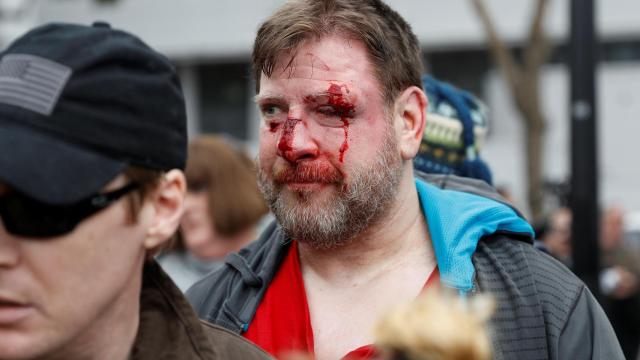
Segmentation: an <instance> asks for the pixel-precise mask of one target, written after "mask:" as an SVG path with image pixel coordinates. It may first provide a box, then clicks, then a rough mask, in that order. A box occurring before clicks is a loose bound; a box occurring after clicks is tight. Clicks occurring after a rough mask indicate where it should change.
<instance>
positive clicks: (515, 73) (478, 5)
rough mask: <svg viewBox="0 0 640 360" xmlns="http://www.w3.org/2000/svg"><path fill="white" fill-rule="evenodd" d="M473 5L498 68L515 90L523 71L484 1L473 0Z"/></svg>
mask: <svg viewBox="0 0 640 360" xmlns="http://www.w3.org/2000/svg"><path fill="white" fill-rule="evenodd" d="M472 3H473V5H474V8H475V9H476V12H477V13H478V16H479V17H480V20H481V21H482V24H483V25H484V28H485V30H486V32H487V35H488V37H489V39H488V40H489V46H490V47H491V51H492V52H493V54H494V57H495V59H496V61H497V62H498V66H499V68H501V69H502V70H503V71H504V73H505V76H506V77H507V81H508V82H509V85H510V86H511V87H512V88H514V87H515V86H516V84H517V83H519V82H520V78H521V76H522V75H521V69H520V67H519V66H518V64H516V62H515V61H514V59H513V56H512V55H511V53H510V52H509V49H507V47H506V45H505V44H504V42H503V41H502V40H501V39H500V37H499V36H498V32H497V31H496V29H495V27H494V26H493V22H492V21H491V18H490V17H489V13H488V12H487V9H486V6H485V4H484V1H483V0H472ZM514 91H515V88H514Z"/></svg>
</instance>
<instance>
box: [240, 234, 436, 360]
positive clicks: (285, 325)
mask: <svg viewBox="0 0 640 360" xmlns="http://www.w3.org/2000/svg"><path fill="white" fill-rule="evenodd" d="M438 282H439V274H438V268H436V269H435V270H434V271H433V272H432V273H431V275H430V276H429V278H428V279H427V281H426V283H425V286H424V287H425V288H426V287H428V286H431V285H432V284H434V283H436V284H437V283H438ZM244 337H245V338H247V339H249V340H251V341H252V342H254V343H255V344H257V345H258V346H260V347H261V348H263V349H264V350H265V351H267V352H268V353H270V354H271V355H273V356H276V357H277V356H279V355H281V354H284V353H287V352H290V351H300V352H304V353H309V354H313V353H314V349H313V329H312V328H311V319H310V316H309V306H308V304H307V294H306V292H305V289H304V282H303V280H302V272H301V271H300V260H299V259H298V243H297V242H296V241H294V242H293V243H292V244H291V246H290V248H289V252H288V253H287V255H286V257H285V259H284V260H283V262H282V266H281V267H280V269H279V270H278V273H277V274H276V276H275V277H274V279H273V281H272V282H271V285H270V286H269V288H268V289H267V292H266V293H265V295H264V298H263V299H262V302H261V303H260V305H259V306H258V309H257V310H256V315H255V316H254V318H253V321H251V324H250V325H249V329H248V330H247V332H246V333H244ZM376 354H377V353H376V351H375V349H374V347H373V346H372V345H365V346H362V347H359V348H357V349H355V350H353V351H351V352H349V353H348V354H346V355H345V356H344V358H343V359H350V360H356V359H370V358H372V357H373V356H374V355H376Z"/></svg>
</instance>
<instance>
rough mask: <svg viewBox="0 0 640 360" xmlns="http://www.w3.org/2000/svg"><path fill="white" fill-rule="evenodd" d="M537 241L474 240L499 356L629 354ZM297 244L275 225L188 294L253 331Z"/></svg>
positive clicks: (204, 314)
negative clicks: (264, 299) (273, 283)
mask: <svg viewBox="0 0 640 360" xmlns="http://www.w3.org/2000/svg"><path fill="white" fill-rule="evenodd" d="M421 176H423V175H421ZM423 178H424V179H427V181H429V182H430V183H431V185H435V186H437V187H439V188H441V189H448V190H456V192H465V193H468V194H475V195H479V196H482V197H485V198H490V199H493V200H496V201H500V199H499V197H498V195H497V194H496V193H495V192H494V191H493V190H492V188H491V187H489V186H488V185H486V184H484V183H482V182H478V181H474V180H470V179H462V178H457V177H450V176H423ZM494 205H495V204H494ZM498 206H502V205H499V204H498ZM494 210H495V209H494ZM429 222H430V223H431V222H434V221H432V220H431V219H430V221H429ZM430 225H431V224H430ZM432 235H433V234H432ZM458 235H460V234H458ZM432 240H433V239H432ZM531 244H532V240H531V237H528V236H525V235H523V234H519V233H509V232H508V231H495V232H494V233H491V234H488V235H483V236H482V237H481V238H480V239H479V240H478V242H477V243H474V248H473V249H474V251H472V256H471V261H472V267H473V270H474V272H473V274H472V275H473V279H472V281H473V286H472V290H471V293H474V292H478V291H480V292H487V293H491V294H492V296H493V297H494V298H495V299H496V300H497V309H496V312H495V314H494V316H493V317H492V319H491V329H492V342H493V347H494V358H495V359H518V360H525V359H624V357H623V355H622V353H621V351H620V346H619V344H618V341H617V339H616V337H615V335H614V333H613V329H612V328H611V325H610V324H609V321H608V320H607V318H606V316H605V315H604V313H603V311H602V309H601V308H600V306H599V305H598V303H597V302H596V301H595V299H594V298H593V296H592V295H591V293H590V292H589V290H588V289H587V288H586V287H585V285H584V284H583V283H582V282H581V281H580V280H579V279H578V278H577V277H576V276H575V275H573V274H572V273H571V272H570V271H569V270H568V269H567V268H566V267H564V266H563V265H562V264H560V263H559V262H557V261H556V260H554V259H553V258H551V257H550V256H547V255H546V254H543V253H541V252H539V251H538V250H536V249H534V248H533V246H532V245H531ZM289 245H290V239H289V238H288V237H287V236H286V235H285V234H284V232H283V231H282V229H281V228H280V227H279V226H278V225H277V224H275V223H273V224H271V225H270V227H269V228H267V229H266V230H265V231H264V233H263V234H262V235H261V237H260V239H259V240H258V241H257V242H255V243H253V244H251V245H250V246H249V247H247V248H245V249H243V250H241V251H240V253H238V254H232V255H230V256H228V257H227V259H226V266H225V267H224V268H223V269H221V270H220V271H218V272H216V273H214V274H211V275H209V276H207V277H206V278H204V279H203V280H201V281H199V282H198V283H196V284H195V285H194V286H193V287H192V288H191V289H190V290H189V291H188V292H187V297H188V299H189V301H190V302H191V304H192V305H193V306H194V308H195V309H196V312H197V313H198V315H199V316H200V317H201V318H202V319H205V320H207V321H210V322H214V323H216V324H219V325H221V326H224V327H226V328H228V329H230V330H231V331H233V332H236V333H242V332H244V331H246V330H247V328H248V324H249V323H250V322H251V320H252V319H253V316H254V315H255V312H256V309H257V307H258V305H259V304H260V301H261V300H262V297H263V296H264V293H265V291H266V289H267V288H268V286H269V284H270V283H271V281H272V279H273V277H274V276H275V274H276V272H277V270H278V268H279V266H280V264H281V262H282V259H283V258H284V256H285V255H286V253H287V250H288V248H289ZM436 255H437V254H436ZM442 265H443V264H442V262H441V259H440V258H438V266H439V267H440V268H441V267H442ZM445 285H446V284H445Z"/></svg>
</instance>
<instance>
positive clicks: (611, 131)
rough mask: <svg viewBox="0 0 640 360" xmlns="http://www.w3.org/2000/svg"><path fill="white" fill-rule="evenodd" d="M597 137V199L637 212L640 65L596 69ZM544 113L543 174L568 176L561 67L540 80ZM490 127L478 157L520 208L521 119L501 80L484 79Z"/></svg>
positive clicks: (566, 99)
mask: <svg viewBox="0 0 640 360" xmlns="http://www.w3.org/2000/svg"><path fill="white" fill-rule="evenodd" d="M597 82H598V91H597V97H598V105H597V106H598V113H597V118H598V141H599V148H598V153H599V162H600V163H599V166H600V189H601V190H600V199H601V202H602V204H604V205H607V204H612V203H617V204H620V205H622V206H624V207H625V208H627V209H628V210H632V211H640V187H638V186H637V184H638V183H639V179H640V158H639V155H640V149H639V145H640V64H638V63H633V64H615V63H613V64H611V63H608V64H602V65H601V66H600V68H599V71H598V76H597ZM541 89H542V94H541V102H542V106H543V109H544V110H543V111H544V114H545V116H546V117H547V121H548V124H547V130H546V141H545V154H544V160H545V167H544V172H545V176H546V178H548V179H553V180H564V179H567V177H568V174H569V171H570V146H571V143H570V131H571V129H570V117H569V110H568V103H569V96H570V93H569V91H570V89H569V74H568V71H567V69H566V68H565V67H564V66H553V67H547V68H546V69H545V70H544V71H543V76H542V79H541ZM486 90H487V91H486V94H487V98H486V100H487V104H488V105H489V108H490V109H491V115H490V118H491V124H490V127H491V130H490V135H489V138H488V140H487V143H486V145H485V147H484V149H483V150H482V155H483V157H484V158H485V159H486V161H487V162H488V163H489V165H490V167H491V169H492V170H493V172H494V178H495V182H496V184H505V185H508V187H510V188H511V190H512V191H513V193H514V195H515V198H516V200H517V202H518V205H520V206H521V207H522V208H525V207H524V202H525V201H526V187H525V186H526V183H525V179H526V178H525V177H526V168H525V164H524V162H523V161H524V146H525V145H524V141H525V138H524V133H523V126H522V124H523V122H522V119H521V117H520V115H519V114H518V112H517V111H516V109H515V107H514V106H513V102H512V100H511V95H510V94H509V92H508V89H507V88H506V83H505V81H504V79H503V78H502V77H501V76H500V75H498V74H497V73H495V72H494V73H492V74H491V75H490V76H488V78H487V81H486Z"/></svg>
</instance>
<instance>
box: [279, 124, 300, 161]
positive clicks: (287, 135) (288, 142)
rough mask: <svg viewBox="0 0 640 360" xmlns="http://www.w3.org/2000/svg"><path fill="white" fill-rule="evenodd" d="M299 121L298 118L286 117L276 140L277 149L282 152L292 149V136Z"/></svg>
mask: <svg viewBox="0 0 640 360" xmlns="http://www.w3.org/2000/svg"><path fill="white" fill-rule="evenodd" d="M299 121H300V119H294V118H287V120H286V121H285V122H284V125H283V126H282V135H280V141H279V142H278V150H280V151H281V152H282V153H283V154H286V153H287V152H290V151H291V150H293V136H294V133H295V130H296V125H297V124H298V122H299Z"/></svg>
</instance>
